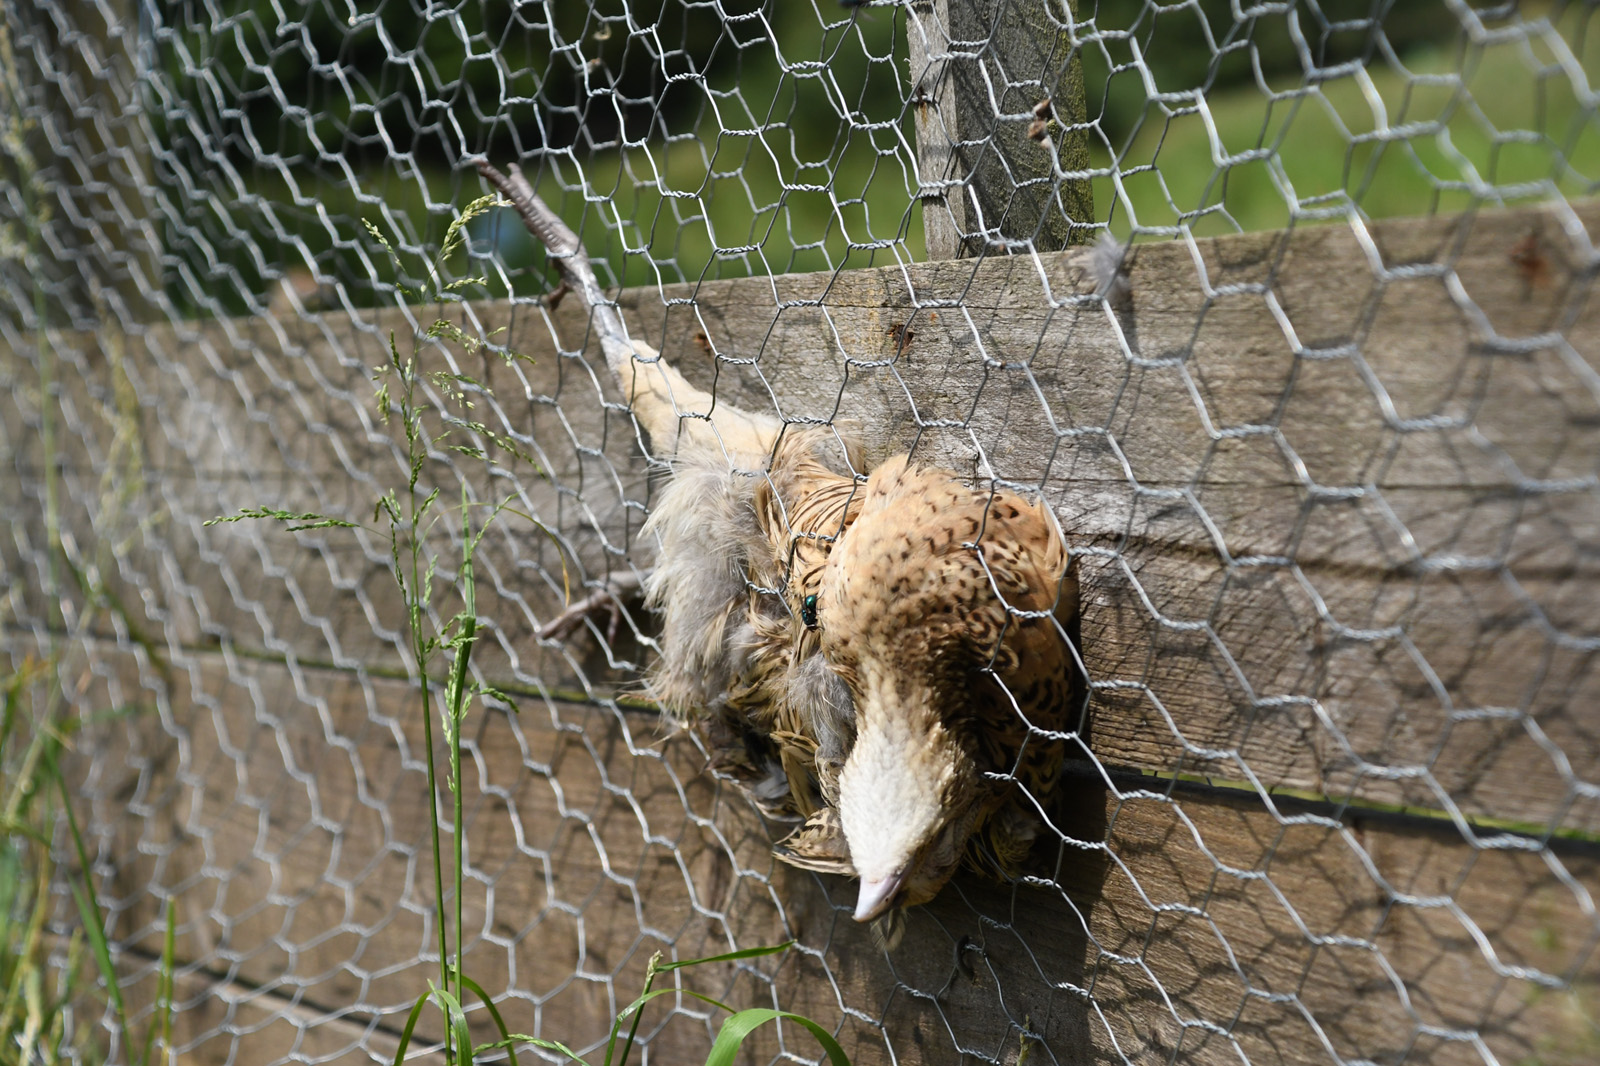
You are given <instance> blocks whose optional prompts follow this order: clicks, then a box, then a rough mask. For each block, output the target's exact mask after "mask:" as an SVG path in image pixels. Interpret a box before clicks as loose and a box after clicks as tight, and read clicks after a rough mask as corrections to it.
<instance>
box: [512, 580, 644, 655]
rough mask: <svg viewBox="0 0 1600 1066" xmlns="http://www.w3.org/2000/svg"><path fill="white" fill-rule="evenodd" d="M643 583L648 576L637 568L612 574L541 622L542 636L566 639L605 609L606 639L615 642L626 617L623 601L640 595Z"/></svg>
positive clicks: (552, 638)
mask: <svg viewBox="0 0 1600 1066" xmlns="http://www.w3.org/2000/svg"><path fill="white" fill-rule="evenodd" d="M643 585H644V579H643V578H642V577H640V576H639V574H638V573H637V572H635V571H633V570H624V571H619V572H617V573H614V574H612V575H611V576H610V577H608V578H606V580H605V582H604V583H603V584H602V585H601V586H600V587H599V588H597V589H595V590H594V591H593V592H591V593H589V595H587V596H585V597H584V598H583V599H581V600H579V601H578V602H577V603H574V604H572V605H571V606H569V607H568V608H567V609H566V610H564V611H562V612H561V613H560V614H558V615H556V617H554V618H552V619H551V620H550V621H548V622H546V623H545V624H544V625H542V626H540V627H539V632H538V637H539V639H540V640H566V639H567V638H568V637H570V636H571V635H572V634H574V633H576V632H577V631H578V628H579V627H580V626H582V625H583V623H584V620H585V619H587V618H589V617H591V616H593V615H595V614H598V613H600V612H602V611H604V612H606V613H607V614H608V615H609V621H608V622H607V623H606V641H607V643H610V644H615V643H616V642H617V624H618V623H619V622H620V621H621V620H622V604H623V601H624V600H628V599H636V598H638V596H639V593H640V590H641V589H642V588H643Z"/></svg>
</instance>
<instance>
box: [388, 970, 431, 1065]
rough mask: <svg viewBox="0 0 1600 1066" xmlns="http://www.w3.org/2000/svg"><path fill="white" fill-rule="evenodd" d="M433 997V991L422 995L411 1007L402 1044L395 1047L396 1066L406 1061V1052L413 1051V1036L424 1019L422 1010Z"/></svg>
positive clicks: (402, 1035)
mask: <svg viewBox="0 0 1600 1066" xmlns="http://www.w3.org/2000/svg"><path fill="white" fill-rule="evenodd" d="M432 995H433V990H432V989H429V990H428V991H426V992H424V993H422V995H420V996H418V997H417V1001H416V1002H415V1003H413V1004H412V1005H411V1013H410V1014H408V1015H406V1027H405V1028H404V1029H402V1030H400V1043H399V1044H397V1045H395V1049H394V1066H400V1064H401V1063H403V1062H404V1061H405V1058H406V1052H407V1051H410V1050H411V1034H412V1033H413V1032H415V1031H416V1028H417V1019H418V1018H420V1017H422V1008H423V1007H426V1006H427V1005H428V999H429V998H430V997H431V996H432Z"/></svg>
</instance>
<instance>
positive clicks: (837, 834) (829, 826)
mask: <svg viewBox="0 0 1600 1066" xmlns="http://www.w3.org/2000/svg"><path fill="white" fill-rule="evenodd" d="M772 853H773V854H774V855H776V856H777V857H778V858H779V859H781V860H782V861H784V862H786V863H788V864H789V865H790V866H798V867H799V868H800V869H802V870H815V871H816V872H817V873H823V874H842V875H843V876H845V877H854V876H855V875H856V868H855V865H854V864H853V863H851V861H850V845H849V844H848V843H846V842H845V839H844V826H843V824H841V823H840V821H839V812H838V810H837V809H835V808H833V807H823V808H821V809H820V810H818V811H817V812H816V813H814V814H812V815H811V817H809V818H807V819H806V821H805V824H804V825H802V826H801V827H800V828H799V829H796V830H795V831H794V832H792V833H790V834H789V835H788V836H786V837H784V838H783V839H782V840H780V841H778V843H777V844H775V845H774V846H773V848H772Z"/></svg>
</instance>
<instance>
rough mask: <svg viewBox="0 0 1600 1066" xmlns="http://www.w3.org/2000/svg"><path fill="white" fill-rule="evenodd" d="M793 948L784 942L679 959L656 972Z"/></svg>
mask: <svg viewBox="0 0 1600 1066" xmlns="http://www.w3.org/2000/svg"><path fill="white" fill-rule="evenodd" d="M792 947H794V941H793V940H786V941H784V942H783V943H782V944H774V945H772V946H771V947H763V948H743V949H742V950H739V951H730V952H728V953H727V954H726V955H707V956H706V957H705V958H703V959H680V960H678V961H677V962H663V963H658V964H657V965H656V970H657V971H659V972H661V973H666V972H667V971H669V970H681V969H683V968H684V967H685V966H699V965H701V964H702V963H708V962H737V961H738V960H739V959H758V958H760V957H761V956H763V955H776V954H778V953H779V952H781V951H788V950H789V949H790V948H792Z"/></svg>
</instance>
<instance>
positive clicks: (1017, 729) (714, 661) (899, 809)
mask: <svg viewBox="0 0 1600 1066" xmlns="http://www.w3.org/2000/svg"><path fill="white" fill-rule="evenodd" d="M479 170H480V171H481V172H482V173H483V174H484V176H485V177H486V178H487V179H488V180H489V181H490V183H491V184H493V185H494V186H495V187H496V188H497V189H499V190H500V192H501V193H502V194H504V195H505V196H506V197H507V198H508V199H509V200H510V201H511V202H512V204H513V205H514V206H515V207H516V208H517V210H518V212H519V213H520V214H521V215H522V218H523V220H524V222H525V223H526V224H527V226H528V228H529V230H530V231H531V232H532V233H533V234H534V236H535V237H537V238H538V239H539V240H540V241H541V242H542V243H543V244H544V245H545V247H546V248H547V249H548V250H549V252H550V255H551V258H552V260H553V261H554V263H555V264H556V266H557V267H558V268H559V269H560V271H561V274H562V277H563V280H564V281H565V283H566V284H567V285H568V286H570V287H571V288H572V289H573V290H575V291H576V292H577V293H578V294H579V296H580V297H581V298H582V299H583V300H584V302H585V303H586V304H587V305H588V306H589V307H590V309H591V312H592V314H593V322H594V326H595V330H596V333H597V334H598V335H599V337H600V341H601V346H602V349H603V351H604V353H605V357H606V362H607V364H608V366H609V367H610V369H611V371H612V373H613V374H614V375H615V377H616V379H617V381H618V383H619V385H620V386H621V388H622V390H623V394H624V396H625V397H626V398H627V401H628V404H629V406H630V408H631V409H632V411H633V413H634V416H635V417H636V418H637V419H638V421H639V423H640V425H641V426H642V427H643V428H644V430H645V432H646V433H648V434H649V436H650V440H651V443H652V446H653V447H654V448H655V449H656V450H657V451H658V452H665V453H668V455H669V456H670V458H671V459H672V463H673V475H672V478H671V480H670V481H669V482H668V484H667V485H666V487H665V489H664V490H663V492H662V494H661V496H660V498H659V500H658V501H657V502H656V504H655V506H654V508H653V509H652V512H651V516H650V519H649V521H648V523H647V525H646V532H647V533H650V534H653V535H654V536H656V537H657V539H658V541H659V545H660V548H659V551H658V553H657V559H656V565H655V568H654V570H653V571H652V572H651V574H650V576H649V578H648V579H647V581H646V583H645V592H646V602H647V604H648V605H650V606H652V607H654V608H655V609H657V610H658V611H659V612H660V613H661V615H662V631H661V640H660V644H661V656H660V660H659V662H657V663H656V665H655V667H654V669H653V672H652V675H651V687H652V689H653V690H654V692H655V693H656V695H657V697H658V698H659V700H660V701H661V703H662V705H663V707H664V708H665V709H666V710H667V712H668V713H669V714H671V715H672V716H673V717H675V718H676V719H677V720H679V721H680V722H686V723H694V724H696V725H697V726H698V727H699V728H701V729H702V730H703V731H704V732H705V733H706V734H707V735H708V737H709V739H710V740H711V742H712V746H713V748H714V749H715V750H716V751H717V752H719V754H720V755H721V756H722V762H723V764H724V767H725V768H730V769H733V770H734V771H735V774H736V776H738V777H740V778H741V779H742V780H743V783H744V784H745V785H746V786H747V787H748V788H749V790H750V791H751V793H752V795H753V796H754V797H755V798H756V800H757V801H758V802H759V803H760V804H761V805H762V807H763V808H764V809H766V810H767V811H768V812H769V813H774V814H790V815H796V814H797V815H800V816H805V817H806V822H805V824H804V825H802V826H801V827H800V828H799V829H798V830H796V831H795V832H794V833H792V834H791V835H790V836H789V837H788V838H786V839H785V840H784V841H782V842H780V844H779V845H778V846H777V848H776V849H775V850H776V853H777V854H778V856H779V857H780V858H782V859H784V861H786V862H790V863H792V864H794V865H797V866H802V867H805V868H808V869H815V870H823V871H827V872H833V873H841V874H846V875H859V876H860V877H861V879H862V884H861V893H860V898H859V901H858V903H857V906H856V911H855V917H856V918H857V919H858V920H862V921H866V920H869V919H871V918H874V917H876V916H877V915H879V914H882V913H883V912H884V911H886V910H888V909H889V908H891V907H894V906H910V905H913V904H917V903H922V902H925V901H927V900H929V899H931V898H933V896H934V895H935V894H937V892H938V891H939V889H940V888H941V887H942V886H943V885H944V883H945V882H946V881H948V880H949V878H950V876H951V875H952V874H953V873H954V872H955V870H956V868H957V866H958V865H960V864H961V863H962V862H963V860H965V861H966V862H967V863H968V864H969V865H972V866H974V867H976V868H979V869H982V870H986V871H988V872H991V873H996V874H1001V875H1005V876H1015V875H1016V874H1017V873H1018V872H1019V871H1020V869H1021V867H1022V865H1023V863H1024V860H1025V859H1026V858H1027V855H1028V853H1029V851H1030V850H1031V848H1032V844H1033V840H1034V837H1035V836H1036V834H1037V832H1038V828H1039V825H1040V819H1039V814H1038V808H1039V807H1040V806H1041V805H1044V804H1047V803H1048V801H1049V797H1050V795H1051V793H1052V791H1053V790H1054V787H1055V781H1056V776H1057V773H1058V771H1059V768H1060V764H1061V758H1062V752H1063V748H1064V746H1065V743H1066V738H1067V734H1068V732H1069V731H1070V730H1072V729H1074V728H1075V727H1076V726H1077V724H1078V722H1079V718H1080V716H1081V713H1082V709H1083V688H1082V685H1081V684H1080V683H1079V682H1080V680H1081V677H1082V673H1081V670H1080V669H1079V668H1078V667H1077V665H1076V661H1075V655H1074V653H1073V650H1072V644H1071V643H1070V642H1069V640H1068V639H1067V638H1068V637H1072V638H1074V639H1075V636H1076V617H1077V581H1076V575H1075V570H1074V567H1073V565H1072V561H1071V559H1070V558H1069V556H1068V553H1067V551H1066V547H1065V545H1064V544H1063V542H1062V539H1061V535H1060V533H1059V531H1058V530H1057V528H1056V525H1055V523H1054V521H1053V520H1052V518H1051V517H1050V515H1049V513H1048V511H1047V510H1046V508H1045V507H1044V506H1043V504H1042V502H1039V503H1028V502H1026V501H1024V500H1023V499H1022V498H1020V497H1018V496H1016V495H1015V494H1012V493H1009V492H1005V491H991V490H987V489H977V488H970V487H967V486H966V485H964V484H962V483H961V482H960V481H959V480H958V479H957V478H956V477H955V476H954V475H953V474H950V473H948V472H946V471H939V470H931V469H926V468H922V467H919V466H916V465H915V464H913V463H911V462H910V460H909V459H908V458H907V457H906V456H904V455H901V456H897V457H895V458H892V459H889V460H887V461H886V462H884V463H883V464H882V465H880V466H879V467H877V468H876V469H875V470H873V471H872V473H871V475H870V476H869V477H867V478H866V479H865V483H864V484H863V483H862V482H861V481H859V480H858V479H857V478H856V477H855V476H854V475H853V473H851V471H853V470H859V469H860V468H861V465H862V464H861V459H860V447H859V442H858V441H856V440H855V439H853V438H852V437H851V436H849V435H848V434H845V433H843V432H839V431H835V430H831V429H830V430H819V429H799V428H796V427H793V426H788V427H785V426H784V424H783V423H781V422H779V421H778V420H777V419H774V418H771V417H768V416H762V415H756V414H751V413H749V412H745V411H741V410H739V409H738V408H735V407H732V406H731V405H729V404H727V403H725V402H718V401H716V399H715V398H714V397H712V396H711V395H709V394H708V393H705V392H704V391H702V390H700V389H697V388H695V387H694V386H692V385H690V384H689V383H688V382H687V381H686V380H685V379H684V378H683V377H682V376H681V375H680V374H679V373H678V372H677V371H676V370H674V369H673V368H672V367H671V366H670V365H668V364H667V363H666V362H665V361H664V360H663V359H662V358H661V356H660V355H659V354H658V353H656V352H655V351H654V349H652V348H650V347H649V346H647V345H645V344H642V343H640V342H637V341H633V340H630V339H629V338H628V336H627V332H626V330H625V328H624V327H623V324H622V320H621V316H620V315H619V314H618V313H617V311H616V308H615V307H614V306H613V305H612V304H610V303H609V302H608V301H607V300H606V299H605V296H604V293H603V292H602V291H601V290H600V287H599V284H598V282H597V280H596V279H595V275H594V271H593V269H592V268H591V267H590V265H589V262H588V259H587V257H586V256H585V255H584V254H583V251H582V249H581V247H580V246H579V243H578V240H577V237H576V236H575V235H574V234H573V233H572V231H571V230H570V229H568V228H567V227H566V225H565V224H563V223H562V222H561V221H560V219H559V218H557V217H556V216H555V214H554V213H553V212H551V211H550V210H549V208H548V207H546V206H545V204H544V203H543V202H542V201H541V200H540V199H539V197H538V196H537V195H536V194H535V193H534V191H533V189H532V187H531V186H530V185H529V184H528V182H527V180H526V179H525V178H524V177H523V176H522V174H521V172H520V170H518V169H517V168H516V167H514V166H513V167H512V168H511V171H512V172H511V176H510V177H509V178H508V177H506V176H505V175H502V174H500V173H499V172H498V171H497V170H495V169H494V168H493V167H491V166H489V165H488V164H486V163H480V164H479Z"/></svg>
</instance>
